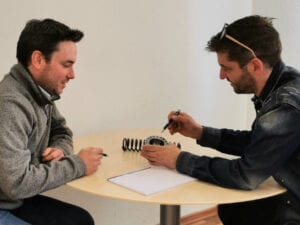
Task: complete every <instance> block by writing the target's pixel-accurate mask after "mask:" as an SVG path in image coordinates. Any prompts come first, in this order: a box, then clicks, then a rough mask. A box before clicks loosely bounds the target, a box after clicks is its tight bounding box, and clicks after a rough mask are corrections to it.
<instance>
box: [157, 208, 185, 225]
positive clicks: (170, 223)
mask: <svg viewBox="0 0 300 225" xmlns="http://www.w3.org/2000/svg"><path fill="white" fill-rule="evenodd" d="M160 225H180V206H179V205H160Z"/></svg>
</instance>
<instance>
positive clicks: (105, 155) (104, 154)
mask: <svg viewBox="0 0 300 225" xmlns="http://www.w3.org/2000/svg"><path fill="white" fill-rule="evenodd" d="M100 154H101V155H103V156H104V157H107V156H108V155H107V154H106V153H103V152H101V153H100Z"/></svg>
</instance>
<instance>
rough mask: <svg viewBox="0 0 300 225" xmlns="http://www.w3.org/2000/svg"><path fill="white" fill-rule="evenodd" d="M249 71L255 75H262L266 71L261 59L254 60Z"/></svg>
mask: <svg viewBox="0 0 300 225" xmlns="http://www.w3.org/2000/svg"><path fill="white" fill-rule="evenodd" d="M248 70H249V71H251V72H252V73H254V74H262V73H263V71H264V63H263V62H262V61H261V60H260V59H259V58H253V59H252V60H251V62H250V63H248Z"/></svg>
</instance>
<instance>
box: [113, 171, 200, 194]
mask: <svg viewBox="0 0 300 225" xmlns="http://www.w3.org/2000/svg"><path fill="white" fill-rule="evenodd" d="M193 180H196V179H195V178H192V177H189V176H187V175H184V174H181V173H178V172H177V171H176V170H171V169H168V168H166V167H161V166H151V167H148V168H144V169H141V170H137V171H132V172H129V173H125V174H121V175H119V176H115V177H111V178H108V181H110V182H112V183H115V184H117V185H120V186H123V187H125V188H128V189H131V190H133V191H136V192H139V193H141V194H144V195H151V194H154V193H157V192H160V191H164V190H167V189H170V188H173V187H176V186H178V185H181V184H185V183H187V182H190V181H193Z"/></svg>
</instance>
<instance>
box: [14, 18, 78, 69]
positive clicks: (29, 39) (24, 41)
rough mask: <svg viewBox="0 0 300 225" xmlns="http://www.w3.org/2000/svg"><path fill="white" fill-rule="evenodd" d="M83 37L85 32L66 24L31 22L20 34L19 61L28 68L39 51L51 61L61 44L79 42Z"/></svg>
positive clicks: (50, 21) (35, 20) (51, 20)
mask: <svg viewBox="0 0 300 225" xmlns="http://www.w3.org/2000/svg"><path fill="white" fill-rule="evenodd" d="M83 36H84V34H83V32H81V31H79V30H73V29H70V28H69V27H68V26H66V25H65V24H63V23H60V22H58V21H55V20H53V19H44V20H37V19H33V20H30V21H28V22H27V24H26V26H25V28H24V29H23V31H22V32H21V34H20V37H19V40H18V45H17V59H18V61H19V62H20V63H21V64H23V65H24V66H25V67H27V66H28V64H29V62H30V57H31V54H32V52H33V51H35V50H39V51H41V52H42V54H43V55H44V56H45V58H46V60H48V61H49V60H50V59H51V55H52V53H53V52H54V51H55V50H57V45H58V44H59V42H61V41H73V42H79V41H80V40H81V39H82V37H83Z"/></svg>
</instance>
